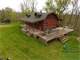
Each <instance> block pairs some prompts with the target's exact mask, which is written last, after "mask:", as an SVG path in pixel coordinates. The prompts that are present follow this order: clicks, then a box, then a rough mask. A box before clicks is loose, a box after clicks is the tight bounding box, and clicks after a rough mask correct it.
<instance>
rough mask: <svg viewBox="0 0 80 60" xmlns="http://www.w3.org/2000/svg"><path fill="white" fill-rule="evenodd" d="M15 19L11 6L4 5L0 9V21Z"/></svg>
mask: <svg viewBox="0 0 80 60" xmlns="http://www.w3.org/2000/svg"><path fill="white" fill-rule="evenodd" d="M5 20H10V21H15V20H16V12H14V11H13V10H12V9H11V8H9V7H6V8H5V9H2V10H1V11H0V21H5Z"/></svg>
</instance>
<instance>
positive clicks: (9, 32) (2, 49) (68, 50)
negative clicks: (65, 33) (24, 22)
mask: <svg viewBox="0 0 80 60" xmlns="http://www.w3.org/2000/svg"><path fill="white" fill-rule="evenodd" d="M20 29H21V28H20V24H19V23H15V24H9V25H0V57H3V58H4V60H5V58H7V57H10V58H11V60H80V43H79V42H78V41H77V40H76V34H75V33H70V34H69V37H68V38H67V39H69V41H68V42H66V43H65V44H62V43H61V42H59V41H57V40H54V41H52V42H51V43H49V45H48V46H45V45H44V44H43V43H41V42H40V41H38V39H36V38H32V37H28V36H26V35H25V34H24V33H23V32H21V30H20Z"/></svg>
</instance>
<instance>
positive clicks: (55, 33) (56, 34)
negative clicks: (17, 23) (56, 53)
mask: <svg viewBox="0 0 80 60" xmlns="http://www.w3.org/2000/svg"><path fill="white" fill-rule="evenodd" d="M24 30H25V29H24ZM25 31H26V33H27V34H28V33H29V34H30V35H33V36H36V37H39V38H40V39H41V40H42V41H43V42H45V43H47V42H49V41H51V40H53V39H55V38H60V37H63V36H64V35H65V34H68V33H69V32H72V31H73V29H69V28H63V27H58V28H56V29H53V30H52V32H50V33H49V34H47V33H45V32H43V31H39V30H35V29H27V30H25Z"/></svg>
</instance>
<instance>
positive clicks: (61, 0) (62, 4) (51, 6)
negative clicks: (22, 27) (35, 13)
mask: <svg viewBox="0 0 80 60" xmlns="http://www.w3.org/2000/svg"><path fill="white" fill-rule="evenodd" d="M70 2H71V0H47V2H46V7H44V9H45V10H46V11H47V12H50V11H53V12H56V13H57V14H58V15H59V14H63V13H64V11H65V10H66V9H67V7H68V5H69V3H70Z"/></svg>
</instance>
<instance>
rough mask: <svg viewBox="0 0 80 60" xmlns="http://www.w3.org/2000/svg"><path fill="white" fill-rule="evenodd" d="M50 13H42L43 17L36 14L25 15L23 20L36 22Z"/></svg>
mask: <svg viewBox="0 0 80 60" xmlns="http://www.w3.org/2000/svg"><path fill="white" fill-rule="evenodd" d="M48 14H50V13H42V14H41V17H36V16H35V15H34V14H32V15H31V16H30V17H27V16H25V17H23V18H21V20H22V21H25V22H30V23H35V22H39V21H42V20H44V19H45V18H46V17H47V15H48Z"/></svg>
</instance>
